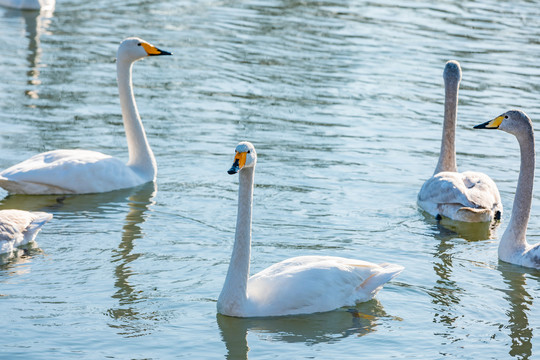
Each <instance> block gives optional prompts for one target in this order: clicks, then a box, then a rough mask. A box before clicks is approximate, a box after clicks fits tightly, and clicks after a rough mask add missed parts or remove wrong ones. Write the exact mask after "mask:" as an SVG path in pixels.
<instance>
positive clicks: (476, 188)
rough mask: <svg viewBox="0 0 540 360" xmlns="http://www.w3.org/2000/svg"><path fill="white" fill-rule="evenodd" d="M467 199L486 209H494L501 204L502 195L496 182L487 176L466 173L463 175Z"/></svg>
mask: <svg viewBox="0 0 540 360" xmlns="http://www.w3.org/2000/svg"><path fill="white" fill-rule="evenodd" d="M461 175H462V179H463V185H464V186H465V188H466V193H465V194H466V196H467V199H468V200H469V201H470V202H471V203H473V204H475V205H476V207H480V208H484V209H493V208H494V207H497V206H499V205H500V204H501V195H500V194H499V189H498V188H497V185H496V184H495V182H494V181H493V180H492V179H491V178H490V177H489V176H487V175H486V174H483V173H480V172H476V171H465V172H464V173H462V174H461Z"/></svg>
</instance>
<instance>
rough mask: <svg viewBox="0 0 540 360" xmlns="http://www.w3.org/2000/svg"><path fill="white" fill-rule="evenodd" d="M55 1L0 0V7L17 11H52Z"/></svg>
mask: <svg viewBox="0 0 540 360" xmlns="http://www.w3.org/2000/svg"><path fill="white" fill-rule="evenodd" d="M55 3H56V0H0V6H5V7H9V8H13V9H19V10H40V9H41V10H47V11H51V10H54V6H55Z"/></svg>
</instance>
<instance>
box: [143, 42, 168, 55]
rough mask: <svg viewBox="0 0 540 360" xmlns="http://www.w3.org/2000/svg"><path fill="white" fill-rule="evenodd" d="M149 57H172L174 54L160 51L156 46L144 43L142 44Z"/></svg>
mask: <svg viewBox="0 0 540 360" xmlns="http://www.w3.org/2000/svg"><path fill="white" fill-rule="evenodd" d="M141 45H142V47H143V48H144V50H145V51H146V53H147V54H148V56H158V55H172V53H170V52H168V51H164V50H160V49H158V48H157V47H155V46H154V45H150V44H149V43H142V44H141Z"/></svg>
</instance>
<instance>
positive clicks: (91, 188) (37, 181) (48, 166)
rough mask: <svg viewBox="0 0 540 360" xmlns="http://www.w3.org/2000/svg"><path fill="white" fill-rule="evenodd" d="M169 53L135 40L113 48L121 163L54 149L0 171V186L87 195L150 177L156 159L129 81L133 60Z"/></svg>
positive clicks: (82, 152)
mask: <svg viewBox="0 0 540 360" xmlns="http://www.w3.org/2000/svg"><path fill="white" fill-rule="evenodd" d="M158 55H171V53H170V52H167V51H163V50H160V49H158V48H157V47H155V46H153V45H151V44H150V43H148V42H146V41H144V40H142V39H139V38H135V37H132V38H127V39H125V40H124V41H122V43H121V44H120V46H119V47H118V52H117V65H116V69H117V81H118V91H119V96H120V105H121V108H122V118H123V122H124V129H125V132H126V138H127V144H128V152H129V160H128V162H127V164H126V163H124V162H122V161H121V160H119V159H117V158H114V157H112V156H109V155H105V154H102V153H100V152H96V151H89V150H82V149H73V150H71V149H70V150H65V149H62V150H53V151H48V152H45V153H41V154H38V155H34V156H33V157H31V158H30V159H28V160H25V161H23V162H21V163H19V164H16V165H14V166H12V167H10V168H8V169H6V170H4V171H2V172H0V186H1V187H3V188H4V189H6V190H7V191H8V192H10V193H15V194H86V193H99V192H107V191H112V190H118V189H124V188H129V187H134V186H138V185H142V184H144V183H147V182H150V181H154V180H155V178H156V173H157V166H156V160H155V158H154V154H153V153H152V150H151V149H150V145H149V144H148V140H147V138H146V133H145V131H144V127H143V125H142V122H141V118H140V116H139V112H138V110H137V105H136V103H135V98H134V95H133V87H132V81H131V70H132V67H133V63H134V62H135V61H137V60H140V59H143V58H145V57H148V56H158Z"/></svg>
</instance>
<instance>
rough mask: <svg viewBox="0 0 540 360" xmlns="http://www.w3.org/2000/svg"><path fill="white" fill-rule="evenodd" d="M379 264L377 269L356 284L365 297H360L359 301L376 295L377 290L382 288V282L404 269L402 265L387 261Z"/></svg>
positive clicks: (384, 282)
mask: <svg viewBox="0 0 540 360" xmlns="http://www.w3.org/2000/svg"><path fill="white" fill-rule="evenodd" d="M379 266H380V269H378V270H379V271H377V272H375V273H374V274H372V275H370V276H369V277H368V278H367V279H365V280H364V281H363V282H362V283H361V284H360V285H359V286H358V288H357V289H358V290H359V291H360V292H361V293H363V294H364V296H365V297H366V298H365V299H360V301H367V300H369V299H371V298H373V297H374V296H375V295H377V293H378V292H379V290H381V289H382V287H383V285H384V284H386V283H387V282H388V281H390V280H392V279H393V278H395V277H396V276H397V275H399V273H401V272H402V271H403V269H404V267H403V266H401V265H395V264H389V263H383V264H379ZM366 295H367V296H366Z"/></svg>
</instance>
